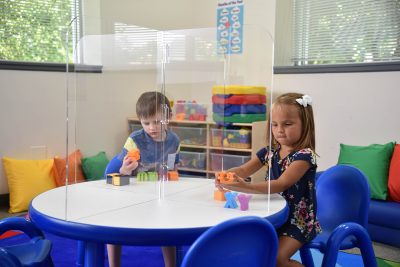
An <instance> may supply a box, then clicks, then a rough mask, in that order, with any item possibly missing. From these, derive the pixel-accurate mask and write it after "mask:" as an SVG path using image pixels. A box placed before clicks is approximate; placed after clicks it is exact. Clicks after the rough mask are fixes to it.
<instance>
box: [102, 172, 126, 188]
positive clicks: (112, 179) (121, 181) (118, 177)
mask: <svg viewBox="0 0 400 267" xmlns="http://www.w3.org/2000/svg"><path fill="white" fill-rule="evenodd" d="M130 177H131V176H130V175H122V174H119V173H109V174H107V176H106V180H107V184H112V185H117V186H122V185H128V184H129V178H130Z"/></svg>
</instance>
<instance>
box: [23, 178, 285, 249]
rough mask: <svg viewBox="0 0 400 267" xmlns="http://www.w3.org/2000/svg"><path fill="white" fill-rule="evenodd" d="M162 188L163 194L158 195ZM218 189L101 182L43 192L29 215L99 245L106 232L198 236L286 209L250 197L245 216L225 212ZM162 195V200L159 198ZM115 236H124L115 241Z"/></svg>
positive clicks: (278, 202)
mask: <svg viewBox="0 0 400 267" xmlns="http://www.w3.org/2000/svg"><path fill="white" fill-rule="evenodd" d="M160 188H163V192H164V194H160V192H162V191H160ZM214 189H215V186H214V180H213V179H199V178H180V180H179V181H170V182H164V187H160V183H158V182H137V181H136V180H135V179H131V180H130V184H129V185H125V186H113V185H110V184H107V183H106V182H105V180H99V181H93V182H85V183H80V184H74V185H69V186H64V187H58V188H55V189H52V190H49V191H47V192H44V193H42V194H40V195H38V196H37V197H35V198H34V199H33V201H32V203H31V206H30V210H29V212H30V215H31V218H32V220H33V221H34V222H35V223H36V224H37V225H38V226H39V227H40V228H42V229H43V230H45V231H50V232H53V233H55V234H57V233H58V234H60V235H63V236H67V237H70V238H74V239H80V238H81V239H82V240H85V239H87V240H92V239H93V240H96V238H94V237H93V235H94V234H95V233H96V232H98V231H101V232H102V233H104V231H106V232H108V235H110V236H109V239H112V240H114V241H115V242H116V243H118V242H119V241H121V240H122V239H121V238H123V235H131V234H132V235H135V234H138V233H139V232H140V234H143V235H146V233H147V234H149V233H150V232H149V231H152V232H153V234H154V235H157V234H158V235H160V236H162V235H164V234H165V235H170V234H171V233H174V234H177V233H179V230H184V231H183V232H181V234H183V235H184V234H188V231H191V232H196V231H197V230H198V233H200V232H202V231H204V230H205V229H207V228H209V227H211V226H214V225H216V224H218V223H220V222H223V221H225V220H228V219H232V218H235V217H240V216H259V217H263V218H268V217H269V216H272V215H275V214H279V213H282V211H284V210H285V209H287V206H286V201H285V200H284V198H283V197H282V196H280V195H279V194H272V195H270V196H269V197H268V195H266V194H262V195H261V194H259V195H252V198H251V200H250V202H249V209H248V210H246V211H241V210H240V209H239V208H237V209H228V208H224V205H225V201H215V200H214V194H213V192H214ZM160 195H163V196H164V197H163V198H162V199H160V198H159V196H160ZM238 204H239V203H238ZM268 206H269V208H268ZM284 220H285V219H284ZM280 223H282V222H280ZM71 231H73V232H74V233H71ZM114 235H122V237H115V239H113V238H114V237H113V236H114ZM195 235H197V234H195ZM160 238H162V237H160ZM120 239H121V240H120ZM154 243H157V242H154ZM148 244H152V243H151V242H150V241H149V243H148Z"/></svg>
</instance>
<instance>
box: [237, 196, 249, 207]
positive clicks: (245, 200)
mask: <svg viewBox="0 0 400 267" xmlns="http://www.w3.org/2000/svg"><path fill="white" fill-rule="evenodd" d="M251 197H252V195H245V194H239V195H238V196H237V199H238V200H239V203H240V210H248V209H249V202H250V199H251Z"/></svg>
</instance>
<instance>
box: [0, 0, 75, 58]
mask: <svg viewBox="0 0 400 267" xmlns="http://www.w3.org/2000/svg"><path fill="white" fill-rule="evenodd" d="M78 3H79V1H78V0H0V60H2V61H18V62H37V63H65V61H66V49H65V47H66V44H65V33H66V31H69V32H70V33H71V34H70V37H69V38H70V40H69V43H68V49H69V53H70V54H72V49H73V43H76V42H77V39H78V38H79V30H80V29H79V25H80V22H79V4H78Z"/></svg>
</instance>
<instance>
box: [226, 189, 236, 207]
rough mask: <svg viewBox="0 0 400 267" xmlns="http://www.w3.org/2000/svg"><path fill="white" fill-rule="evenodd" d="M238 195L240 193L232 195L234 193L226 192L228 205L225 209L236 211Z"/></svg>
mask: <svg viewBox="0 0 400 267" xmlns="http://www.w3.org/2000/svg"><path fill="white" fill-rule="evenodd" d="M237 194H238V193H232V192H226V193H225V194H224V195H225V198H226V203H225V206H224V208H227V209H236V208H237V207H238V204H237V203H236V200H235V198H236V196H237Z"/></svg>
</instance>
